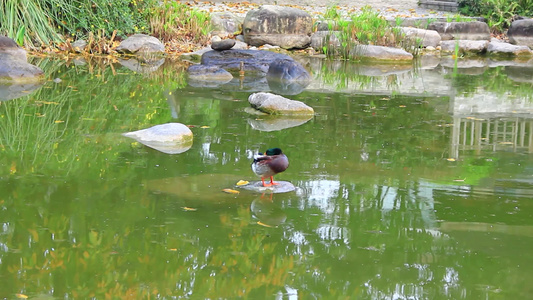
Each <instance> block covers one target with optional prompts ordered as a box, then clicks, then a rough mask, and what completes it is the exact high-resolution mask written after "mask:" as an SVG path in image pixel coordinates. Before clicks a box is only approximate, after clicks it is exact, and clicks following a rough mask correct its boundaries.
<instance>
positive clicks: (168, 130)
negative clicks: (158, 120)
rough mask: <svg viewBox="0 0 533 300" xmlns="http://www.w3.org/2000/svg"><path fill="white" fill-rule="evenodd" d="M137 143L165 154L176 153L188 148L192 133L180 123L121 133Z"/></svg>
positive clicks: (190, 143) (191, 141)
mask: <svg viewBox="0 0 533 300" xmlns="http://www.w3.org/2000/svg"><path fill="white" fill-rule="evenodd" d="M122 135H123V136H125V137H129V138H132V139H135V140H136V141H138V142H139V143H141V144H143V145H145V146H148V147H150V148H152V149H155V150H157V151H160V152H163V153H167V154H178V153H183V152H185V151H187V150H189V149H190V148H191V146H192V143H193V134H192V131H191V130H190V129H189V127H187V126H185V125H183V124H181V123H167V124H161V125H156V126H153V127H150V128H146V129H141V130H137V131H132V132H126V133H123V134H122Z"/></svg>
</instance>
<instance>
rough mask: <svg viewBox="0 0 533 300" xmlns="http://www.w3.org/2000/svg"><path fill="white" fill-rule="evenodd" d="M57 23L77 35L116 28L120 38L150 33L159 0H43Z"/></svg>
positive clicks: (72, 34)
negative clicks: (151, 13)
mask: <svg viewBox="0 0 533 300" xmlns="http://www.w3.org/2000/svg"><path fill="white" fill-rule="evenodd" d="M44 2H45V3H46V7H47V9H48V11H49V12H50V14H51V15H52V17H53V19H54V21H55V22H56V24H58V27H59V28H60V29H61V31H62V32H63V33H65V34H68V35H70V36H73V37H76V38H84V37H87V35H88V33H89V32H103V34H104V35H105V36H107V37H110V36H112V34H113V31H115V30H116V34H117V35H118V36H120V37H125V36H126V35H128V34H133V33H148V32H149V24H148V16H149V14H150V10H151V8H153V7H154V6H155V5H157V0H91V1H86V0H74V1H72V0H70V1H69V0H44Z"/></svg>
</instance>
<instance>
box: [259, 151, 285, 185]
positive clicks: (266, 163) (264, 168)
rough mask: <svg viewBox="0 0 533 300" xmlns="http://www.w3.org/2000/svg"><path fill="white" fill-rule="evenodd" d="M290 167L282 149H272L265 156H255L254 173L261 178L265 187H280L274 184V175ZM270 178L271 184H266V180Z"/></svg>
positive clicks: (260, 154) (261, 154)
mask: <svg viewBox="0 0 533 300" xmlns="http://www.w3.org/2000/svg"><path fill="white" fill-rule="evenodd" d="M288 167H289V159H288V158H287V156H286V155H285V154H283V151H281V149H280V148H270V149H268V150H267V151H265V154H263V153H259V154H257V155H254V161H253V162H252V171H254V173H255V174H256V175H257V176H259V177H261V182H262V183H263V186H264V187H269V186H273V185H278V184H279V183H277V182H274V175H276V174H278V173H281V172H283V171H285V170H287V168H288ZM268 177H270V183H266V182H265V178H268Z"/></svg>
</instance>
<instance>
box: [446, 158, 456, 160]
mask: <svg viewBox="0 0 533 300" xmlns="http://www.w3.org/2000/svg"><path fill="white" fill-rule="evenodd" d="M446 160H447V161H455V158H447V159H446Z"/></svg>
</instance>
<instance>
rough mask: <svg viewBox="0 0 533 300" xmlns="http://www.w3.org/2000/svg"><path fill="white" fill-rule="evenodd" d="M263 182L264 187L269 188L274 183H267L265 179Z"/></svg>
mask: <svg viewBox="0 0 533 300" xmlns="http://www.w3.org/2000/svg"><path fill="white" fill-rule="evenodd" d="M261 182H262V183H263V186H264V187H269V186H271V185H272V183H265V178H263V177H261Z"/></svg>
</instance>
